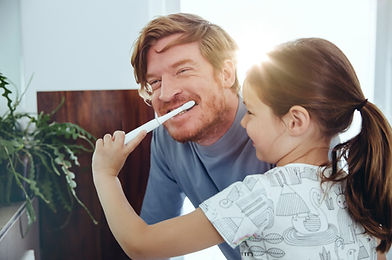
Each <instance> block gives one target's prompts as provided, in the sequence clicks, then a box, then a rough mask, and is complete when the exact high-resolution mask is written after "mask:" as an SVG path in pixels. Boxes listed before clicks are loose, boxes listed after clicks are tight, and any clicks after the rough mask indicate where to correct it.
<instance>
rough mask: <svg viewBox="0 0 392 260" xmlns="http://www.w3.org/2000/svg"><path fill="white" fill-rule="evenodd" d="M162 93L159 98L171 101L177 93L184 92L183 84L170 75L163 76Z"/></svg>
mask: <svg viewBox="0 0 392 260" xmlns="http://www.w3.org/2000/svg"><path fill="white" fill-rule="evenodd" d="M160 90H161V93H160V95H159V99H160V100H161V101H164V102H168V101H171V100H172V99H173V98H174V97H175V96H176V95H178V94H179V93H181V92H182V87H181V84H179V82H178V81H176V80H174V79H173V78H172V77H170V76H163V77H162V79H161V88H160Z"/></svg>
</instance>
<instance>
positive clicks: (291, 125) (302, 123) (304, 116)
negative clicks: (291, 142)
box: [284, 106, 310, 136]
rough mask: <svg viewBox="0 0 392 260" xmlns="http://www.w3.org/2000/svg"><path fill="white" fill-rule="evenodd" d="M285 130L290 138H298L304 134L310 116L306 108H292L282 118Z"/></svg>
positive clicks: (307, 127)
mask: <svg viewBox="0 0 392 260" xmlns="http://www.w3.org/2000/svg"><path fill="white" fill-rule="evenodd" d="M284 121H285V123H286V126H287V129H288V131H289V133H290V134H291V135H292V136H300V135H303V134H304V133H306V131H307V130H308V129H309V126H310V115H309V112H308V110H306V108H304V107H301V106H292V107H291V108H290V110H289V112H287V114H286V115H285V116H284Z"/></svg>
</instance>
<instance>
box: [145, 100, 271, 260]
mask: <svg viewBox="0 0 392 260" xmlns="http://www.w3.org/2000/svg"><path fill="white" fill-rule="evenodd" d="M245 112H246V108H245V106H244V104H243V103H242V100H240V101H239V108H238V111H237V114H236V118H235V121H234V123H233V125H232V126H231V127H230V129H229V130H228V131H227V133H226V134H225V135H224V136H222V137H221V138H220V139H219V140H218V141H217V142H215V143H214V144H212V145H209V146H202V145H198V144H197V143H194V142H186V143H180V142H177V141H175V140H174V139H173V138H172V137H171V136H170V135H169V133H168V132H167V131H166V129H165V128H164V127H163V126H160V127H158V128H157V129H156V130H154V132H153V137H152V142H151V166H150V176H149V179H148V184H147V190H146V194H145V196H144V201H143V206H142V211H141V217H142V218H143V219H144V220H145V221H146V222H147V223H148V224H153V223H156V222H159V221H162V220H165V219H168V218H173V217H176V216H178V215H180V214H181V209H182V205H183V202H184V198H185V196H187V197H188V198H189V200H190V201H191V202H192V204H193V205H194V206H195V207H198V206H199V205H200V203H202V202H203V201H205V200H206V199H208V198H210V197H212V196H213V195H215V194H216V193H218V192H220V191H222V190H223V189H225V188H226V187H228V186H229V185H230V184H232V183H234V182H236V181H242V180H243V179H244V178H245V177H246V176H247V175H249V174H256V173H263V172H266V171H268V170H269V169H270V168H271V165H270V164H267V163H265V162H262V161H259V160H258V159H257V157H256V151H255V148H254V146H253V145H252V141H251V140H250V139H249V137H248V135H247V134H246V131H245V129H244V128H243V127H242V126H241V125H240V122H241V119H242V117H243V116H244V114H245ZM219 247H220V249H221V250H222V252H223V254H224V255H225V257H226V258H227V259H240V254H239V251H238V250H233V249H232V248H231V247H230V246H229V245H227V244H226V243H222V244H221V245H219Z"/></svg>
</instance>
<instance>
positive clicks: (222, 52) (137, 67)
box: [131, 13, 240, 101]
mask: <svg viewBox="0 0 392 260" xmlns="http://www.w3.org/2000/svg"><path fill="white" fill-rule="evenodd" d="M176 33H180V34H181V36H180V37H179V38H178V39H177V40H175V41H173V42H172V43H170V44H169V45H168V46H166V47H165V48H164V50H167V49H168V48H170V47H173V46H175V45H179V44H184V43H191V42H199V48H200V52H201V54H202V55H203V57H204V58H206V59H207V60H208V62H210V63H211V65H212V66H213V67H214V69H215V71H217V70H219V69H221V68H222V66H223V63H224V61H225V60H227V59H230V60H232V61H233V62H234V64H237V62H236V58H235V57H236V51H237V49H238V47H237V44H236V43H235V41H234V40H233V39H232V38H231V37H230V35H229V34H228V33H226V32H225V31H224V30H223V29H222V28H221V27H219V26H217V25H215V24H212V23H210V22H208V21H206V20H204V19H203V18H201V17H199V16H197V15H193V14H186V13H178V14H170V15H167V16H160V17H158V18H156V19H154V20H152V21H151V22H149V23H148V24H147V25H146V26H145V27H144V28H143V30H142V31H141V32H140V35H139V37H138V39H137V40H136V42H135V44H134V46H133V54H132V58H131V64H132V66H133V68H134V74H135V79H136V82H137V83H138V84H140V88H139V94H140V96H141V97H142V98H143V99H144V100H145V101H151V94H152V91H151V90H150V89H149V86H148V84H147V79H146V73H147V52H148V50H149V49H150V47H151V46H152V45H154V44H155V43H156V41H158V40H159V39H161V38H164V37H166V36H169V35H172V34H176ZM164 50H163V51H164ZM232 88H233V90H234V91H235V92H236V93H238V91H239V89H240V86H239V82H238V77H237V72H236V77H235V82H234V84H233V86H232Z"/></svg>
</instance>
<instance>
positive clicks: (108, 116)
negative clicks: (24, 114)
mask: <svg viewBox="0 0 392 260" xmlns="http://www.w3.org/2000/svg"><path fill="white" fill-rule="evenodd" d="M62 98H64V105H63V106H62V107H61V108H60V110H59V111H58V112H57V113H56V114H55V115H54V120H55V121H57V122H71V123H75V124H78V125H79V126H81V127H83V128H84V129H85V130H87V131H89V132H90V133H92V134H93V135H94V136H95V137H97V138H98V137H102V136H103V135H104V134H105V133H113V132H114V131H115V130H120V129H121V130H124V131H126V132H128V131H130V130H132V129H134V128H136V127H137V126H140V125H141V124H143V123H145V122H147V121H149V120H151V119H152V118H153V117H154V111H153V109H152V108H151V107H149V106H147V105H146V104H145V103H144V101H143V100H142V99H141V98H140V97H139V94H138V92H137V90H99V91H95V90H92V91H90V90H89V91H53V92H38V93H37V104H38V111H39V112H40V111H44V112H51V111H52V110H53V109H55V108H56V107H57V106H58V105H59V104H60V102H61V100H62ZM150 142H151V134H149V135H148V136H147V137H146V138H145V139H144V140H143V141H142V143H141V144H140V145H139V146H138V147H137V149H135V151H133V152H132V154H131V155H130V156H129V157H128V159H127V161H126V162H125V165H124V167H123V169H122V170H121V172H120V176H119V178H120V180H121V183H122V185H123V189H124V192H125V195H126V196H127V198H128V200H129V202H130V203H131V204H132V206H133V207H134V209H135V211H136V212H139V211H140V208H141V205H142V201H143V197H144V192H145V188H146V184H147V179H148V172H149V168H150ZM91 156H92V153H86V154H80V155H78V157H79V163H80V167H78V168H76V169H74V172H75V174H76V181H77V183H78V186H77V194H78V196H79V198H80V199H81V200H82V201H83V202H84V203H85V204H86V206H87V207H88V208H89V209H90V211H91V213H92V214H93V216H94V217H95V218H96V219H97V220H98V221H99V224H98V225H94V224H93V223H92V221H91V220H90V218H89V217H88V215H87V214H86V212H85V211H84V209H82V208H81V207H79V206H76V207H75V208H74V209H73V211H72V214H70V215H69V214H63V213H57V214H53V213H52V212H50V210H48V209H47V208H45V207H42V204H43V203H40V204H41V205H40V213H41V218H40V233H41V258H42V259H43V260H52V259H56V260H62V259H64V260H68V259H72V260H78V259H80V260H86V259H94V260H104V259H105V260H106V259H107V260H112V259H115V260H122V259H124V260H125V259H129V258H128V257H127V256H126V254H125V253H124V252H123V251H122V249H121V248H120V246H119V245H118V243H117V242H116V240H115V239H114V237H113V235H112V233H111V232H110V230H109V227H108V225H107V223H106V219H105V217H104V214H103V210H102V207H101V205H100V203H99V200H98V196H97V194H96V190H95V187H94V184H93V181H92V174H91ZM64 220H67V221H68V224H67V225H66V226H65V227H64V228H62V229H59V228H58V227H59V226H61V225H62V224H64Z"/></svg>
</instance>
